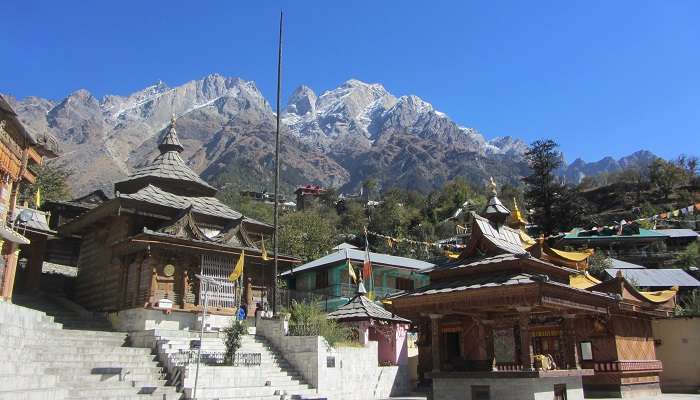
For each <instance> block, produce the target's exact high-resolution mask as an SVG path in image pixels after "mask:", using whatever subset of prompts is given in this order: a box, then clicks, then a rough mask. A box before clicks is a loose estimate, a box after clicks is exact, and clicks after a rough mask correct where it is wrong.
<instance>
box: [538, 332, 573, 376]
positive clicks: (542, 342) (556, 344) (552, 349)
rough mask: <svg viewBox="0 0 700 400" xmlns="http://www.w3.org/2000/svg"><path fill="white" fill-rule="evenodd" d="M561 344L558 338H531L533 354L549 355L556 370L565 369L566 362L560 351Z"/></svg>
mask: <svg viewBox="0 0 700 400" xmlns="http://www.w3.org/2000/svg"><path fill="white" fill-rule="evenodd" d="M562 348H563V343H562V339H561V337H560V336H539V337H534V338H532V349H533V351H534V352H535V354H551V355H552V358H554V362H555V363H557V368H558V369H560V368H566V360H565V359H564V352H563V351H562Z"/></svg>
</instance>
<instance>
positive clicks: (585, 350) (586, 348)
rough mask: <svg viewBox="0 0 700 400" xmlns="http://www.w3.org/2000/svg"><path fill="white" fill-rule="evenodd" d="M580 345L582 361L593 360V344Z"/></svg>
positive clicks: (583, 343) (582, 343)
mask: <svg viewBox="0 0 700 400" xmlns="http://www.w3.org/2000/svg"><path fill="white" fill-rule="evenodd" d="M579 345H580V346H581V360H583V361H591V360H593V346H592V345H591V342H581V343H580V344H579Z"/></svg>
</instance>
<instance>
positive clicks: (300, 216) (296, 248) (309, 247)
mask: <svg viewBox="0 0 700 400" xmlns="http://www.w3.org/2000/svg"><path fill="white" fill-rule="evenodd" d="M337 220H338V216H337V214H335V210H325V209H315V208H314V209H310V210H303V211H297V212H292V213H289V214H285V215H283V216H282V217H281V218H280V238H279V248H280V252H281V253H284V254H288V255H291V256H295V257H299V258H300V259H302V260H303V261H305V262H306V261H311V260H315V259H317V258H320V257H322V256H324V255H326V254H327V253H328V252H329V251H331V249H332V248H333V246H335V245H336V236H337V231H336V228H335V227H336V222H337Z"/></svg>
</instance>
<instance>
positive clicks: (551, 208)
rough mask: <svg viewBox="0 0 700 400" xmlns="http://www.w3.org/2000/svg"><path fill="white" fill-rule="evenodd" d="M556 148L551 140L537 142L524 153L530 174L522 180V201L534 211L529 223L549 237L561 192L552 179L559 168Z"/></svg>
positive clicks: (556, 182) (561, 188)
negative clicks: (523, 184) (523, 196)
mask: <svg viewBox="0 0 700 400" xmlns="http://www.w3.org/2000/svg"><path fill="white" fill-rule="evenodd" d="M558 148H559V145H558V144H557V143H556V142H554V141H553V140H537V141H535V142H533V143H532V144H531V145H530V148H529V149H528V151H527V152H526V153H525V158H526V159H527V162H528V165H529V166H530V169H531V170H532V173H531V174H530V175H528V176H526V177H525V178H524V179H523V180H524V181H525V184H526V185H527V186H526V189H525V200H526V201H527V204H528V206H529V207H530V208H532V209H534V213H533V215H532V219H533V222H534V223H535V224H537V225H538V226H539V227H540V229H541V231H542V233H544V234H545V235H549V234H551V233H553V232H554V231H555V229H556V227H557V222H556V215H555V210H556V200H557V197H558V196H559V195H560V193H561V192H562V190H563V188H564V187H563V185H562V184H561V183H560V182H559V180H558V179H557V177H556V176H555V175H554V171H556V169H557V168H559V167H560V166H561V165H562V157H561V153H560V152H559V150H558Z"/></svg>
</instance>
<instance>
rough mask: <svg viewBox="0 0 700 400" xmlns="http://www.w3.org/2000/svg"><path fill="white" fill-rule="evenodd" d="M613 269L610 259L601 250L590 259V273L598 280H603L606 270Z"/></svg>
mask: <svg viewBox="0 0 700 400" xmlns="http://www.w3.org/2000/svg"><path fill="white" fill-rule="evenodd" d="M612 267H613V264H612V261H611V260H610V258H608V256H607V255H606V254H605V253H603V252H602V251H600V250H599V251H596V252H595V253H593V255H592V256H590V257H588V272H589V273H590V274H591V275H593V276H595V277H596V278H598V279H603V275H605V270H606V269H608V268H612Z"/></svg>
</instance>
